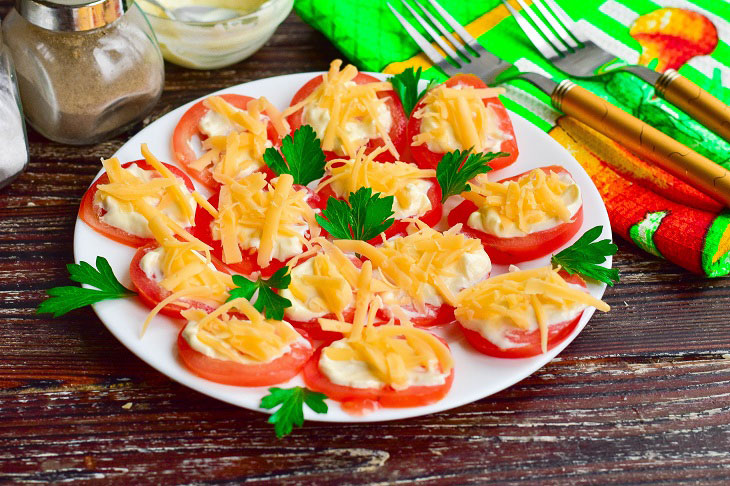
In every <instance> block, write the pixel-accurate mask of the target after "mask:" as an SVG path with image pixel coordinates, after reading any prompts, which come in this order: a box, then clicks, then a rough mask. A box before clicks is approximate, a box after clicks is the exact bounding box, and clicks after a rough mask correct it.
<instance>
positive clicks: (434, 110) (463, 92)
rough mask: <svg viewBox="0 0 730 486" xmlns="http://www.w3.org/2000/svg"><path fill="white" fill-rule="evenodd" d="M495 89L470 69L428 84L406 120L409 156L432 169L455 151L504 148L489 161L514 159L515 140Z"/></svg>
mask: <svg viewBox="0 0 730 486" xmlns="http://www.w3.org/2000/svg"><path fill="white" fill-rule="evenodd" d="M502 92H503V90H502V89H501V88H488V87H487V85H486V84H484V82H482V81H481V80H480V79H479V78H477V77H476V76H474V75H473V74H457V75H456V76H454V77H452V78H450V79H448V80H447V81H446V82H444V83H443V84H440V85H438V86H436V87H435V88H431V89H429V90H428V91H427V92H426V94H425V96H423V98H421V100H420V102H419V103H418V104H417V105H416V106H415V108H414V109H413V113H411V114H410V118H409V119H408V136H407V139H408V143H409V144H410V151H411V155H412V157H413V160H414V162H415V163H416V164H418V165H419V166H420V167H423V168H424V169H434V168H436V166H437V165H438V163H439V161H440V160H441V157H443V155H444V154H445V153H447V152H453V151H455V150H460V151H463V150H469V149H471V150H473V151H474V152H475V153H487V152H506V153H507V155H505V156H502V157H499V158H495V159H494V160H492V161H491V162H490V163H489V166H490V167H491V168H492V169H493V170H497V169H501V168H503V167H506V166H508V165H510V164H511V163H513V162H514V161H515V160H516V159H517V155H518V149H517V139H516V138H515V132H514V129H513V128H512V122H511V121H510V118H509V115H508V114H507V110H506V109H505V107H504V105H503V104H502V102H501V101H499V98H498V97H497V96H498V95H499V94H501V93H502Z"/></svg>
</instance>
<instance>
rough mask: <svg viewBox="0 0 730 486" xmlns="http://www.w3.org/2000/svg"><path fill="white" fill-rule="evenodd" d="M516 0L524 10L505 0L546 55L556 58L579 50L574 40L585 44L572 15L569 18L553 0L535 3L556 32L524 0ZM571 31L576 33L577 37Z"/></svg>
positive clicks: (584, 39) (526, 32) (506, 5)
mask: <svg viewBox="0 0 730 486" xmlns="http://www.w3.org/2000/svg"><path fill="white" fill-rule="evenodd" d="M517 2H518V3H519V4H520V5H521V6H522V12H518V11H517V10H516V9H515V8H513V7H512V6H511V5H510V4H509V2H508V1H507V0H502V3H503V4H504V6H505V7H507V9H508V10H509V11H510V13H511V14H512V16H513V17H514V18H515V20H516V21H517V25H519V26H520V29H522V31H523V32H524V33H525V35H526V36H527V38H528V39H530V42H532V44H533V45H534V46H535V48H536V49H537V50H538V51H540V54H542V55H543V56H544V57H546V58H548V59H551V60H555V59H557V58H560V57H562V56H565V55H567V54H570V53H572V52H575V51H576V50H579V49H580V47H581V46H579V45H578V43H576V42H575V39H577V40H578V41H580V42H582V43H586V42H587V39H586V38H585V37H584V36H583V34H581V33H580V29H578V27H577V26H576V24H575V22H573V21H572V20H570V17H568V15H567V14H566V13H565V12H564V11H563V9H561V8H560V7H559V6H558V4H556V3H555V1H554V0H534V1H533V2H532V3H533V4H534V5H535V7H536V8H537V10H539V11H540V13H541V14H542V16H543V17H545V20H547V22H548V24H550V26H551V27H552V28H553V29H554V30H555V32H553V30H551V29H550V27H548V26H547V25H546V24H545V22H543V21H542V20H541V19H540V17H539V16H538V15H537V14H536V13H535V12H534V11H533V10H532V9H531V8H530V7H529V6H528V5H527V4H526V3H525V2H524V0H517ZM523 12H524V13H523ZM525 14H526V15H527V17H529V18H530V20H532V22H533V23H534V24H535V27H537V29H535V28H534V27H533V26H532V24H531V23H530V21H529V20H528V19H527V17H526V16H525ZM564 26H565V27H564ZM566 28H567V30H566ZM568 31H570V32H572V33H573V36H575V39H574V38H573V36H571V34H570V33H568ZM555 33H557V35H558V36H560V39H558V37H557V36H556V35H555ZM566 44H567V45H566ZM568 46H570V47H568Z"/></svg>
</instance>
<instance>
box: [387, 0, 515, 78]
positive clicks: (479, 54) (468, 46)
mask: <svg viewBox="0 0 730 486" xmlns="http://www.w3.org/2000/svg"><path fill="white" fill-rule="evenodd" d="M411 1H412V2H413V3H415V4H416V5H418V7H419V8H420V9H421V10H422V11H423V13H424V15H425V16H426V18H428V20H426V19H425V18H423V16H421V15H420V14H418V13H417V12H416V11H415V9H414V8H412V7H411V6H410V5H409V3H407V2H406V0H401V2H403V5H404V6H405V7H406V9H407V10H408V11H409V12H410V13H411V14H412V15H413V18H414V20H415V21H416V22H417V23H418V24H420V25H421V26H422V27H423V28H424V30H425V31H426V32H427V34H428V35H430V36H431V38H432V39H433V40H434V42H436V43H437V44H438V45H439V46H440V47H441V48H442V49H443V51H444V52H445V53H446V56H443V55H441V53H440V52H439V51H438V50H437V49H436V48H435V47H433V46H432V45H431V41H429V40H428V39H426V37H424V36H423V35H421V34H420V33H419V32H418V31H417V30H416V29H415V28H414V27H413V25H411V24H410V23H409V22H408V21H407V20H406V19H405V18H403V16H402V15H401V14H400V13H399V12H398V10H396V9H395V8H394V7H393V5H391V4H390V3H388V8H390V10H391V12H393V15H395V17H396V18H397V19H398V22H400V24H401V25H402V26H403V28H404V29H405V30H406V32H408V34H409V35H410V36H411V38H412V39H413V40H414V42H415V43H416V44H418V46H419V47H420V48H421V50H422V51H423V53H424V54H426V56H427V57H428V58H429V59H430V60H431V62H433V63H434V64H435V65H436V66H437V67H439V68H440V69H441V70H442V71H443V72H444V73H446V74H447V75H449V76H454V75H455V74H458V73H461V72H465V71H466V69H467V66H468V70H469V71H470V72H472V73H474V74H476V75H478V76H482V77H484V78H485V79H493V77H494V76H496V74H497V73H499V72H502V71H504V69H506V68H507V67H509V66H510V65H509V64H507V63H505V62H504V61H502V60H500V59H497V58H496V57H494V55H492V54H490V53H489V52H487V51H486V50H485V49H484V47H482V46H481V44H479V42H477V40H476V39H475V38H474V37H472V36H471V35H469V33H468V32H467V31H466V29H465V28H464V27H463V26H462V25H461V24H459V23H458V22H457V21H456V19H455V18H454V17H452V16H451V15H449V13H448V12H447V11H446V10H444V9H443V7H441V6H440V5H439V4H438V3H436V1H435V0H428V2H429V3H430V4H431V6H432V7H433V8H434V10H436V12H437V13H438V14H439V15H440V16H441V18H442V19H443V22H445V23H446V24H448V25H449V26H450V27H451V28H452V29H453V30H454V33H453V34H452V33H451V32H449V30H448V29H447V28H446V26H445V25H444V23H442V21H441V20H439V19H438V18H437V16H436V15H433V14H431V12H429V11H428V10H426V8H424V6H423V5H422V4H421V3H419V2H418V0H411ZM434 27H435V28H436V29H438V31H439V32H441V33H442V34H443V36H444V38H445V39H447V40H448V42H450V43H451V45H449V44H448V43H447V41H446V40H444V39H442V38H441V36H439V34H438V33H437V32H436V30H435V29H434ZM457 35H458V36H459V37H461V41H459V40H458V39H457V38H456V36H457ZM452 46H453V48H452ZM457 52H458V54H457ZM459 54H460V55H461V56H460V55H459Z"/></svg>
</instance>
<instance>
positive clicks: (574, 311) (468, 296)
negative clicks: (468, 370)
mask: <svg viewBox="0 0 730 486" xmlns="http://www.w3.org/2000/svg"><path fill="white" fill-rule="evenodd" d="M585 287H586V285H585V282H584V281H583V279H581V278H580V277H579V276H578V275H571V276H569V275H568V274H567V273H565V272H561V271H559V270H558V269H555V268H552V267H551V266H547V267H542V268H536V269H534V270H521V271H520V270H517V271H511V272H508V273H504V274H502V275H497V276H496V277H492V278H490V279H488V280H485V281H483V282H481V283H479V284H477V285H475V286H473V287H470V288H468V289H466V290H464V291H463V292H461V293H460V294H459V296H458V297H457V302H456V310H455V311H454V315H455V316H456V320H457V322H458V323H459V327H460V328H461V330H462V331H463V332H464V336H466V339H467V340H468V341H469V343H470V344H471V345H472V346H473V347H474V349H476V350H477V351H479V352H481V353H484V354H487V355H489V356H495V357H497V358H528V357H530V356H537V355H538V354H540V353H545V352H547V351H548V350H549V349H552V348H554V347H555V346H557V345H558V344H560V343H561V342H562V341H563V340H565V338H567V337H568V336H569V335H570V333H571V332H573V329H575V326H576V325H578V321H579V320H580V316H581V315H582V314H583V311H584V310H585V309H586V308H587V307H589V306H590V307H595V308H596V309H598V310H600V311H602V312H608V311H609V310H610V308H609V306H608V305H607V304H606V303H605V302H603V301H601V300H598V299H596V298H595V297H593V296H591V294H589V293H588V292H587V290H586V288H585Z"/></svg>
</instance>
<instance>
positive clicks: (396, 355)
mask: <svg viewBox="0 0 730 486" xmlns="http://www.w3.org/2000/svg"><path fill="white" fill-rule="evenodd" d="M372 277H373V273H372V264H371V263H370V262H369V261H366V262H365V263H363V266H362V271H361V273H360V275H359V277H358V295H357V303H356V311H355V316H354V319H353V322H352V324H350V323H346V322H340V321H329V320H326V319H322V325H323V327H324V328H327V329H330V330H333V331H334V330H336V331H340V332H343V333H344V334H345V335H346V336H347V337H346V338H344V339H342V340H339V341H335V342H333V343H330V344H327V345H324V346H322V347H320V348H319V349H318V350H317V352H316V353H315V354H314V356H313V358H312V359H311V360H310V361H309V362H308V363H307V365H306V366H305V368H304V372H303V377H304V382H305V383H306V384H307V386H308V387H309V388H311V389H312V390H314V391H319V392H322V393H324V394H326V395H327V397H329V398H331V399H333V400H337V401H340V402H343V408H345V409H346V410H348V411H350V412H351V413H355V414H357V413H363V412H366V411H370V410H372V409H373V408H375V407H377V406H383V407H417V406H421V405H428V404H429V403H433V402H436V401H438V400H440V399H441V398H443V397H444V396H445V395H446V393H448V391H449V389H450V388H451V383H452V382H453V379H454V366H453V358H452V356H451V351H450V350H449V346H448V344H446V342H444V341H443V340H441V339H439V338H438V337H436V336H434V335H432V334H430V333H428V332H426V331H424V330H422V329H417V328H414V327H411V326H409V325H395V324H393V323H388V324H384V325H381V326H376V325H375V320H376V316H377V313H378V310H379V308H380V306H381V305H382V304H381V301H380V298H379V297H378V296H377V295H375V294H374V293H373V292H372V290H371V288H370V285H371V282H372Z"/></svg>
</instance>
